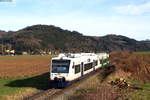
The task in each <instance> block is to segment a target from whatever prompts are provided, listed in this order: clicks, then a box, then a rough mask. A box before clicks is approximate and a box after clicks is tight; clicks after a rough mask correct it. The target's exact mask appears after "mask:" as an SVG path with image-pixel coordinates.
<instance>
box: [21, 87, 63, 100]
mask: <svg viewBox="0 0 150 100" xmlns="http://www.w3.org/2000/svg"><path fill="white" fill-rule="evenodd" d="M59 91H61V89H48V90H42V91H40V92H38V93H36V94H34V95H33V96H30V97H27V98H24V99H23V100H48V98H49V97H51V96H52V95H54V94H55V93H56V92H59Z"/></svg>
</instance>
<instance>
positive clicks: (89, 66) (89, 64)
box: [84, 63, 93, 71]
mask: <svg viewBox="0 0 150 100" xmlns="http://www.w3.org/2000/svg"><path fill="white" fill-rule="evenodd" d="M92 67H93V63H88V64H85V65H84V71H86V70H89V69H91V68H92Z"/></svg>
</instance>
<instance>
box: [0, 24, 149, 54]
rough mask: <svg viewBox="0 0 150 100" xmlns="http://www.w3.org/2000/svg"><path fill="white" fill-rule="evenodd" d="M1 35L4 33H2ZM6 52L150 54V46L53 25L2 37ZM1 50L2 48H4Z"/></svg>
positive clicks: (28, 29) (31, 28)
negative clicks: (128, 52)
mask: <svg viewBox="0 0 150 100" xmlns="http://www.w3.org/2000/svg"><path fill="white" fill-rule="evenodd" d="M0 33H4V32H3V31H0ZM0 44H3V45H5V48H6V49H8V48H9V49H10V48H11V49H15V50H16V51H17V52H18V53H19V52H23V51H26V52H29V51H30V52H41V51H47V52H48V51H59V52H102V51H105V52H110V51H120V50H129V51H149V50H150V42H145V41H136V40H134V39H130V38H128V37H125V36H120V35H119V36H117V35H107V36H103V37H95V36H84V35H83V34H81V33H79V32H76V31H68V30H63V29H61V28H59V27H55V26H52V25H34V26H29V27H26V28H24V29H21V30H19V31H16V32H7V33H5V34H2V36H1V37H0ZM1 46H2V45H1Z"/></svg>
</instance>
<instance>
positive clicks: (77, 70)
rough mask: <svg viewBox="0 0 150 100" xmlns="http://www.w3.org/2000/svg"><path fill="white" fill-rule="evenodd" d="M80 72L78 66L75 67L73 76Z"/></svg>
mask: <svg viewBox="0 0 150 100" xmlns="http://www.w3.org/2000/svg"><path fill="white" fill-rule="evenodd" d="M79 72H80V65H75V74H76V73H79Z"/></svg>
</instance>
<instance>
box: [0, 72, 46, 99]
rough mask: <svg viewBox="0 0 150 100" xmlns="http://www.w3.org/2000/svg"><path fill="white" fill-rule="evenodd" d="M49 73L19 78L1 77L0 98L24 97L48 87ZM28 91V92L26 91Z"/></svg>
mask: <svg viewBox="0 0 150 100" xmlns="http://www.w3.org/2000/svg"><path fill="white" fill-rule="evenodd" d="M48 77H49V74H48V73H45V74H42V75H39V76H36V77H28V78H18V79H0V100H1V99H2V100H6V99H7V98H9V99H10V100H15V99H22V98H23V97H24V96H27V95H31V94H32V93H35V92H37V91H38V90H44V89H48V84H49V83H48ZM26 91H27V92H26Z"/></svg>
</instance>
